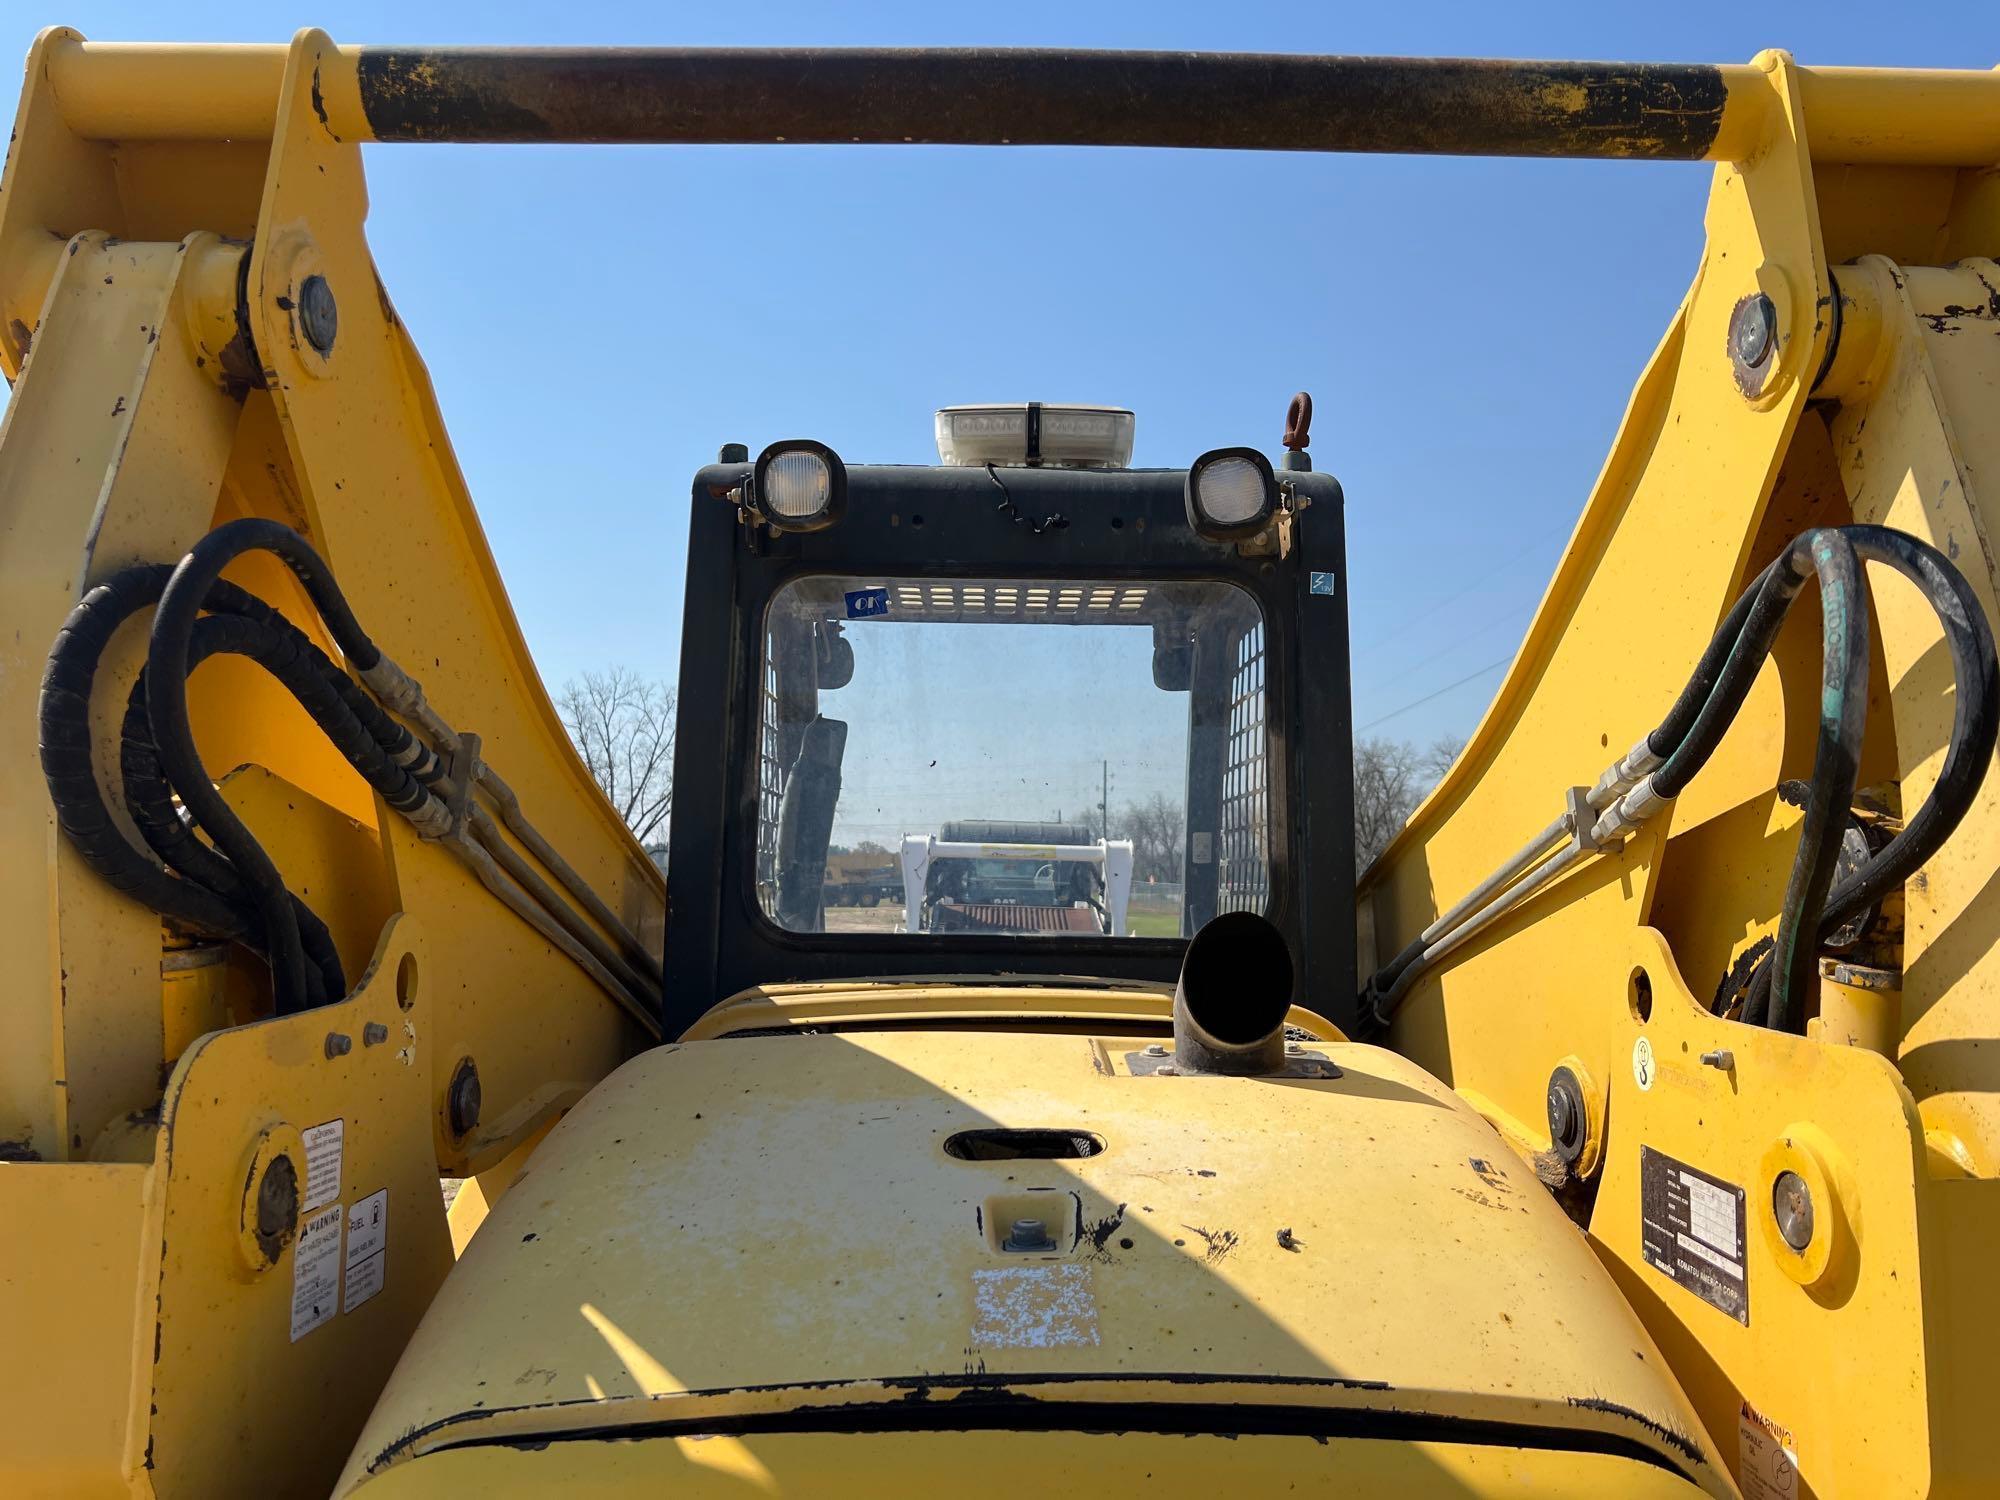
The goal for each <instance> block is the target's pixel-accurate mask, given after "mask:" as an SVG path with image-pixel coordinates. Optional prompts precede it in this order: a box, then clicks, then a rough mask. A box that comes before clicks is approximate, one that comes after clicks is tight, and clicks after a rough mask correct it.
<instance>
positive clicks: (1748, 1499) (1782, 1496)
mask: <svg viewBox="0 0 2000 1500" xmlns="http://www.w3.org/2000/svg"><path fill="white" fill-rule="evenodd" d="M1736 1483H1737V1485H1738V1487H1740V1488H1741V1489H1742V1491H1743V1500H1794V1497H1795V1496H1796V1495H1797V1494H1798V1492H1799V1449H1798V1444H1797V1443H1796V1442H1795V1441H1794V1440H1793V1438H1792V1430H1791V1428H1789V1427H1786V1426H1785V1425H1783V1424H1782V1423H1779V1422H1774V1421H1772V1420H1771V1419H1770V1418H1769V1417H1767V1416H1765V1415H1764V1414H1763V1413H1762V1412H1761V1411H1759V1410H1757V1408H1756V1407H1754V1406H1752V1405H1751V1404H1750V1403H1749V1402H1748V1401H1745V1402H1744V1403H1743V1404H1742V1406H1741V1407H1740V1408H1739V1409H1738V1411H1737V1414H1736Z"/></svg>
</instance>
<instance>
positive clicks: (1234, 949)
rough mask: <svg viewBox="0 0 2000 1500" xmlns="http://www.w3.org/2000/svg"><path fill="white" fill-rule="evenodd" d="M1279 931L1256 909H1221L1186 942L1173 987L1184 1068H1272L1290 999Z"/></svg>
mask: <svg viewBox="0 0 2000 1500" xmlns="http://www.w3.org/2000/svg"><path fill="white" fill-rule="evenodd" d="M1292 978H1293V973H1292V955H1291V950H1290V949H1288V948H1287V947H1286V946H1285V936H1284V934H1283V933H1281V932H1279V931H1278V929H1277V928H1276V927H1274V926H1272V925H1271V924H1270V923H1269V922H1267V921H1266V920H1264V918H1262V917H1260V916H1258V915H1257V914H1256V913H1254V912H1247V911H1232V912H1224V913H1223V914H1222V915H1221V916H1219V917H1216V918H1215V919H1214V920H1212V921H1210V922H1207V923H1204V924H1203V926H1202V929H1201V931H1199V932H1197V933H1196V934H1195V935H1194V937H1193V938H1192V939H1190V940H1189V942H1188V947H1187V956H1186V957H1185V958H1183V959H1182V960H1181V977H1180V980H1179V982H1178V983H1177V984H1175V986H1174V1061H1175V1063H1176V1064H1177V1065H1178V1066H1179V1068H1180V1070H1181V1071H1182V1072H1183V1073H1234V1074H1238V1075H1244V1074H1257V1073H1276V1072H1280V1071H1282V1070H1283V1068H1284V1066H1285V1015H1286V1013H1287V1012H1288V1011H1289V1010H1290V1009H1291V1005H1292Z"/></svg>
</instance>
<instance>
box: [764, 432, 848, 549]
mask: <svg viewBox="0 0 2000 1500" xmlns="http://www.w3.org/2000/svg"><path fill="white" fill-rule="evenodd" d="M750 498H751V502H752V504H753V505H755V507H756V509H757V513H758V514H759V515H760V516H762V517H763V518H764V519H765V520H766V521H768V522H770V523H771V525H773V526H775V527H777V528H778V530H780V531H818V530H819V529H820V528H821V527H823V526H831V525H832V524H833V523H834V522H835V521H838V520H839V519H840V518H841V516H842V515H843V514H844V513H845V512H846V510H847V465H845V464H843V463H842V462H841V461H840V455H839V454H837V453H835V452H834V451H833V450H832V449H831V448H829V447H827V446H826V444H824V443H815V442H813V441H812V440H811V439H809V438H787V439H785V440H784V441H783V442H781V443H773V444H771V446H770V447H768V448H766V449H765V450H764V451H763V452H762V453H760V454H758V455H757V465H756V467H755V468H754V469H752V470H751V473H750Z"/></svg>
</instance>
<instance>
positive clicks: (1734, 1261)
mask: <svg viewBox="0 0 2000 1500" xmlns="http://www.w3.org/2000/svg"><path fill="white" fill-rule="evenodd" d="M1744 1224H1745V1215H1744V1202H1743V1189H1742V1188H1740V1187H1738V1186H1737V1185H1736V1184H1735V1183H1733V1182H1724V1181H1723V1180H1722V1179H1721V1178H1719V1177H1711V1176H1709V1174H1708V1173H1706V1172H1704V1171H1702V1170H1701V1169H1700V1168H1698V1167H1691V1166H1689V1165H1688V1164H1687V1163H1686V1162H1684V1161H1675V1160H1674V1158H1672V1157H1671V1156H1668V1155H1667V1154H1666V1153H1665V1152H1664V1151H1655V1150H1654V1149H1653V1148H1652V1147H1651V1146H1641V1147H1640V1148H1639V1244H1640V1249H1641V1251H1642V1252H1643V1253H1644V1255H1645V1257H1646V1264H1647V1265H1649V1266H1651V1267H1652V1268H1653V1269H1654V1270H1656V1271H1661V1272H1664V1273H1665V1274H1666V1275H1668V1276H1671V1277H1672V1278H1673V1279H1674V1280H1675V1281H1677V1282H1679V1283H1680V1284H1681V1285H1682V1286H1684V1287H1686V1288H1687V1289H1688V1290H1689V1291H1691V1292H1693V1293H1694V1294H1695V1295H1696V1296H1697V1297H1699V1298H1701V1300H1702V1301H1704V1302H1706V1303H1708V1304H1709V1305H1710V1306H1711V1307H1714V1308H1717V1309H1719V1310H1720V1311H1722V1312H1725V1313H1727V1314H1729V1316H1730V1317H1732V1318H1734V1319H1736V1321H1737V1322H1739V1323H1741V1324H1743V1325H1745V1326H1746V1327H1747V1326H1749V1322H1750V1282H1749V1272H1748V1267H1747V1264H1746V1262H1745V1260H1744V1254H1745V1252H1746V1250H1747V1249H1748V1248H1749V1247H1748V1245H1747V1244H1746V1242H1745V1240H1744Z"/></svg>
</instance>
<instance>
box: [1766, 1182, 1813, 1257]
mask: <svg viewBox="0 0 2000 1500" xmlns="http://www.w3.org/2000/svg"><path fill="white" fill-rule="evenodd" d="M1771 1212H1772V1213H1773V1214H1775V1215H1776V1216H1777V1219H1778V1233H1779V1234H1780V1235H1782V1236H1783V1237H1784V1241H1785V1243H1786V1244H1787V1245H1790V1246H1791V1247H1792V1248H1793V1249H1794V1250H1799V1251H1803V1250H1804V1249H1805V1248H1806V1246H1808V1245H1810V1244H1811V1243H1812V1237H1813V1201H1812V1189H1811V1188H1809V1187H1807V1186H1806V1180H1805V1179H1804V1178H1803V1177H1801V1176H1799V1174H1798V1173H1796V1172H1780V1173H1779V1174H1778V1180H1777V1181H1776V1182H1774V1183H1772V1184H1771Z"/></svg>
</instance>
